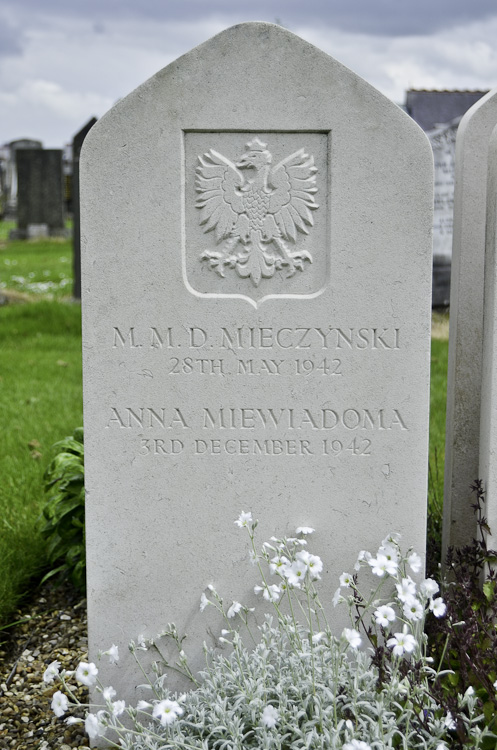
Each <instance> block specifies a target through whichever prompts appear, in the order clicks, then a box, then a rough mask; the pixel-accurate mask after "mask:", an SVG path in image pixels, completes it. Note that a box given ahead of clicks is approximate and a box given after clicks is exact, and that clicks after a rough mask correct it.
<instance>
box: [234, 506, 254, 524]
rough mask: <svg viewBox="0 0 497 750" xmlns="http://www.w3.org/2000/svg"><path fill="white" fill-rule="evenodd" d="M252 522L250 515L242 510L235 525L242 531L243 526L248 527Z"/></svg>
mask: <svg viewBox="0 0 497 750" xmlns="http://www.w3.org/2000/svg"><path fill="white" fill-rule="evenodd" d="M252 521H253V519H252V513H250V512H249V513H245V511H243V510H242V512H241V513H240V515H239V516H238V518H237V520H236V521H235V524H236V525H237V526H238V528H240V529H242V528H243V527H244V526H248V525H249V523H252Z"/></svg>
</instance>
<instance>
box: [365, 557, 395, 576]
mask: <svg viewBox="0 0 497 750" xmlns="http://www.w3.org/2000/svg"><path fill="white" fill-rule="evenodd" d="M368 563H369V565H371V567H372V569H373V573H374V574H375V576H379V577H380V578H381V577H382V576H384V575H385V573H388V575H395V573H396V572H397V563H396V561H395V560H389V559H388V557H387V556H386V555H383V554H382V553H380V552H379V553H378V555H377V556H376V557H372V558H371V559H370V560H368Z"/></svg>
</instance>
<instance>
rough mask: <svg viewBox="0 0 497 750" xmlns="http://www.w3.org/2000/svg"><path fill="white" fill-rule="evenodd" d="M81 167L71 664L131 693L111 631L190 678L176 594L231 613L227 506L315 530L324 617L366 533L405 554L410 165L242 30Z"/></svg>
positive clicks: (409, 518)
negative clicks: (82, 531)
mask: <svg viewBox="0 0 497 750" xmlns="http://www.w3.org/2000/svg"><path fill="white" fill-rule="evenodd" d="M80 178H81V236H82V260H83V262H82V271H83V277H82V282H83V283H82V288H83V337H84V340H83V352H84V414H85V479H86V489H87V495H86V498H87V500H86V504H87V525H86V533H87V563H88V613H89V638H90V656H91V658H95V657H96V654H97V652H98V650H99V649H106V648H108V647H109V646H110V644H111V643H113V642H114V643H116V644H118V645H119V646H121V647H122V649H121V653H122V655H123V658H122V661H120V663H119V666H118V667H117V668H110V666H109V665H107V664H104V663H102V673H101V677H102V680H103V682H104V684H112V685H113V686H114V687H115V688H116V689H118V692H119V693H120V694H122V696H123V697H127V698H128V699H134V696H133V691H132V687H133V686H134V685H136V684H137V683H138V682H141V679H140V676H139V674H137V673H136V667H134V666H133V663H132V660H131V657H130V656H129V654H127V650H126V644H127V642H128V641H129V639H130V638H135V639H136V638H137V636H138V635H139V634H144V635H145V636H154V635H155V634H156V633H157V632H158V631H159V630H161V629H163V628H164V626H165V624H166V623H167V622H175V623H176V625H177V627H178V630H179V631H180V632H187V633H188V635H189V639H188V642H187V644H186V645H185V649H186V651H187V653H188V654H189V655H190V657H191V658H192V663H193V666H194V668H198V667H199V666H200V665H201V664H202V662H203V655H202V647H201V644H202V642H203V641H204V639H205V638H206V632H209V633H211V634H212V638H213V639H215V637H216V634H219V630H220V627H222V625H221V623H220V622H219V620H218V619H217V615H216V613H215V612H213V611H210V609H211V608H208V610H206V612H204V613H202V614H201V613H200V612H199V597H200V593H201V592H202V591H203V590H204V589H205V587H206V586H207V585H208V584H214V585H215V586H216V588H217V589H218V590H219V592H220V593H221V594H222V595H223V596H225V597H226V600H230V597H233V598H235V597H236V598H237V599H238V600H240V601H243V602H245V603H247V604H250V603H252V599H253V593H252V591H253V586H254V584H255V583H257V582H258V581H257V575H256V570H255V568H250V567H249V566H248V565H247V557H248V542H247V538H246V537H245V536H244V533H243V532H240V531H239V530H237V529H236V528H235V526H234V524H233V522H234V520H235V518H237V517H238V515H239V513H240V511H242V510H245V511H248V510H250V511H252V512H253V514H254V517H256V518H258V519H259V520H260V526H259V532H260V537H259V538H260V541H261V542H262V541H263V540H266V539H268V538H269V536H271V535H272V534H275V533H278V534H284V533H292V532H293V531H294V530H295V528H296V527H297V526H299V525H310V526H313V527H314V528H316V529H317V533H316V534H315V536H314V537H313V543H312V550H313V551H315V552H316V553H317V554H320V555H321V556H322V558H323V561H324V565H325V575H324V581H323V586H322V593H323V600H324V601H325V602H326V604H327V605H330V603H331V598H332V595H333V592H334V590H335V589H336V586H337V581H338V576H339V575H340V574H341V573H342V572H343V570H347V569H350V568H351V566H352V565H353V563H354V562H355V559H356V555H357V552H358V551H359V549H361V548H365V549H368V548H371V549H373V550H376V549H377V547H378V545H379V543H380V542H381V540H382V539H383V538H384V537H385V535H386V534H387V533H388V532H389V531H391V530H396V531H400V532H401V533H403V534H404V537H405V543H406V544H410V543H411V544H414V545H415V547H416V548H417V549H418V550H419V551H420V552H422V551H423V550H424V547H425V527H426V487H427V463H428V459H427V446H428V402H429V348H430V325H431V316H430V312H431V304H430V303H431V299H430V280H431V243H430V233H431V226H432V185H433V182H432V180H433V175H432V155H431V148H430V145H429V142H428V140H427V138H426V137H425V135H424V134H423V133H422V131H421V130H420V129H419V128H418V126H417V125H416V124H415V123H414V122H413V121H412V120H411V119H410V118H409V117H407V116H406V115H405V113H403V112H402V111H401V110H400V109H399V108H398V107H396V106H395V105H394V104H392V103H391V102H390V101H388V100H387V99H386V98H385V97H383V96H382V95H381V94H380V93H378V92H377V91H376V90H375V89H373V88H372V87H371V86H369V85H368V84H367V83H365V82H364V81H363V80H361V79H360V78H358V77H357V76H356V75H355V74H353V73H352V72H351V71H349V70H348V69H347V68H345V67H343V66H342V65H341V64H340V63H338V62H336V61H335V60H333V59H332V58H330V57H329V56H327V55H326V54H324V53H323V52H321V51H320V50H318V49H316V48H315V47H313V46H312V45H310V44H308V43H306V42H304V41H303V40H301V39H299V38H298V37H296V36H294V35H293V34H291V33H289V32H288V31H286V30H284V29H282V28H280V27H278V26H275V25H271V24H258V23H254V24H252V23H251V24H242V25H239V26H235V27H233V28H231V29H228V30H227V31H224V32H223V33H221V34H219V35H218V36H216V37H214V38H213V39H211V40H210V41H208V42H206V43H205V44H203V45H201V46H200V47H197V48H196V49H194V50H192V51H191V52H190V53H188V54H187V55H185V56H184V57H182V58H180V59H179V60H177V61H176V62H174V63H172V64H171V65H169V66H168V67H167V68H165V69H164V70H162V71H160V72H159V73H157V75H155V76H154V77H153V78H151V79H150V80H149V81H147V82H146V83H144V84H143V85H142V86H140V88H138V89H137V90H136V91H134V92H133V93H132V94H130V95H129V96H128V97H126V98H125V99H123V100H121V101H120V102H119V103H118V104H117V105H116V106H115V107H114V108H113V109H112V110H111V111H110V112H109V113H107V115H105V116H104V117H103V118H101V119H100V120H99V122H98V123H97V124H96V125H95V126H94V127H93V128H92V130H91V131H90V133H89V134H88V136H87V138H86V140H85V143H84V146H83V150H82V154H81V162H80ZM207 637H208V638H209V639H210V638H211V636H207ZM210 642H216V641H215V640H214V641H210ZM130 675H131V676H130Z"/></svg>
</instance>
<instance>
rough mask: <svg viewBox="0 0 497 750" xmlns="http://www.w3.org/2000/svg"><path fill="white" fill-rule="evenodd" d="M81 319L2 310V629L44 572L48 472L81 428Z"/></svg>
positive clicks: (35, 308)
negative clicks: (54, 455) (58, 450)
mask: <svg viewBox="0 0 497 750" xmlns="http://www.w3.org/2000/svg"><path fill="white" fill-rule="evenodd" d="M80 318H81V310H80V307H79V305H74V304H63V303H57V302H47V301H42V302H37V303H33V304H23V305H6V306H4V307H0V414H1V415H2V431H1V433H0V622H5V619H6V618H8V617H9V616H10V614H11V612H12V610H13V608H14V606H15V605H16V603H17V601H18V599H19V597H20V596H21V595H22V594H23V593H24V592H25V591H26V587H27V586H28V585H29V582H30V579H31V577H32V576H33V575H34V574H35V573H36V572H38V571H39V570H40V568H41V567H42V566H43V565H44V564H45V555H44V546H43V543H42V541H41V538H40V534H39V526H40V523H39V516H40V512H41V508H42V505H43V503H44V493H43V482H42V477H43V472H44V470H45V467H46V466H47V464H48V461H49V458H50V456H51V447H52V445H53V444H54V443H55V442H56V441H57V440H60V439H61V438H62V437H64V436H65V435H69V434H71V433H72V431H73V429H74V428H75V427H76V426H77V425H79V424H81V423H82V391H81V323H80Z"/></svg>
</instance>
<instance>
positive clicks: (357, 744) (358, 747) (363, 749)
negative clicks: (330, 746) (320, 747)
mask: <svg viewBox="0 0 497 750" xmlns="http://www.w3.org/2000/svg"><path fill="white" fill-rule="evenodd" d="M342 750H371V746H370V745H368V743H367V742H363V741H362V740H352V741H351V742H346V743H345V745H343V747H342Z"/></svg>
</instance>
